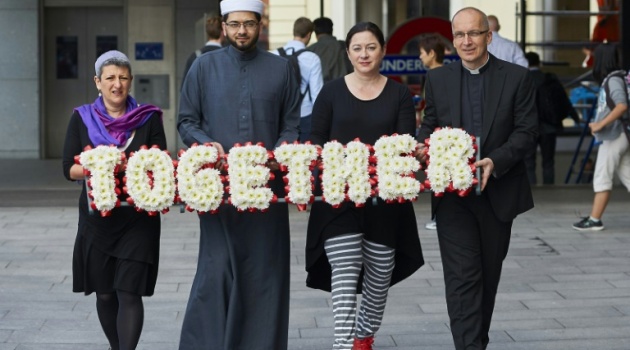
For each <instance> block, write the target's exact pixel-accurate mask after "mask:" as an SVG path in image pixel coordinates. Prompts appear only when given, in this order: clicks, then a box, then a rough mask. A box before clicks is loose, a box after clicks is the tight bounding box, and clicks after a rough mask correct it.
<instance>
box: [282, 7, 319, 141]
mask: <svg viewBox="0 0 630 350" xmlns="http://www.w3.org/2000/svg"><path fill="white" fill-rule="evenodd" d="M312 34H313V22H311V20H310V19H308V18H306V17H300V18H298V19H296V20H295V22H294V23H293V40H290V41H289V42H287V44H286V45H284V47H281V48H279V49H278V50H275V51H274V52H273V53H275V54H276V55H280V56H282V57H284V58H286V59H288V60H289V63H290V64H291V66H292V67H293V70H294V71H295V75H294V76H295V78H296V79H297V81H298V83H299V85H300V101H301V107H300V142H304V141H306V140H308V139H309V137H310V136H311V113H312V112H313V103H314V102H315V99H316V98H317V95H319V91H320V90H321V89H322V86H323V85H324V81H323V76H322V63H321V61H320V59H319V56H317V55H316V54H315V53H313V52H310V51H307V50H306V45H308V43H309V42H310V41H311V36H312Z"/></svg>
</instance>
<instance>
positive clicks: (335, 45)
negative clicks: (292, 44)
mask: <svg viewBox="0 0 630 350" xmlns="http://www.w3.org/2000/svg"><path fill="white" fill-rule="evenodd" d="M313 26H314V30H315V37H316V38H317V42H316V43H314V44H311V46H309V47H308V50H309V51H312V52H314V53H316V54H317V56H319V58H320V59H321V61H322V72H323V75H324V83H327V82H329V81H331V80H333V79H337V78H341V77H344V76H345V75H346V74H348V73H352V71H353V70H354V68H353V67H352V64H351V63H350V60H349V59H348V53H347V52H346V43H345V42H344V41H343V40H337V38H336V37H335V36H333V35H332V34H333V22H332V20H331V19H330V18H328V17H320V18H317V19H315V20H314V21H313Z"/></svg>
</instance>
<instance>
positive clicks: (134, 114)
mask: <svg viewBox="0 0 630 350" xmlns="http://www.w3.org/2000/svg"><path fill="white" fill-rule="evenodd" d="M74 110H75V111H77V112H78V113H79V115H80V116H81V119H82V120H83V123H84V124H85V126H87V129H88V135H89V137H90V140H91V141H92V143H93V144H94V146H99V145H116V146H118V147H119V146H123V145H124V144H125V143H126V142H127V139H128V138H129V136H131V133H132V132H133V131H134V130H136V129H137V128H139V127H141V126H142V125H144V123H146V122H147V120H149V117H150V116H151V115H152V114H153V113H157V114H158V115H159V116H160V118H161V117H162V111H161V110H160V109H159V108H158V107H156V106H153V105H150V104H145V105H142V106H138V103H137V102H136V100H135V99H134V98H133V97H131V96H127V112H126V113H125V114H124V115H122V116H120V117H118V118H114V117H111V116H109V114H107V110H106V109H105V104H103V97H100V96H99V97H98V98H97V99H96V100H95V101H94V102H93V103H92V104H89V105H83V106H80V107H77V108H75V109H74Z"/></svg>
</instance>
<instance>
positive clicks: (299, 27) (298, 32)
mask: <svg viewBox="0 0 630 350" xmlns="http://www.w3.org/2000/svg"><path fill="white" fill-rule="evenodd" d="M312 32H313V22H311V20H310V19H308V18H306V17H300V18H298V19H296V20H295V23H293V36H297V37H300V38H306V36H307V35H308V34H309V33H312Z"/></svg>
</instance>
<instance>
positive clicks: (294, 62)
mask: <svg viewBox="0 0 630 350" xmlns="http://www.w3.org/2000/svg"><path fill="white" fill-rule="evenodd" d="M305 51H306V49H302V50H298V51H295V50H294V49H291V54H288V53H287V51H286V50H285V49H284V48H282V47H280V48H278V54H280V56H281V57H284V58H286V59H287V60H289V64H290V65H291V67H293V72H294V73H295V74H294V75H293V76H294V77H295V79H296V81H297V83H298V87H299V88H300V105H301V104H302V100H303V99H304V96H305V95H306V94H307V93H308V98H309V100H310V101H311V102H312V101H313V97H311V86H310V84H306V90H304V93H302V90H301V89H302V73H301V72H300V62H299V61H298V56H300V54H301V53H302V52H305Z"/></svg>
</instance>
